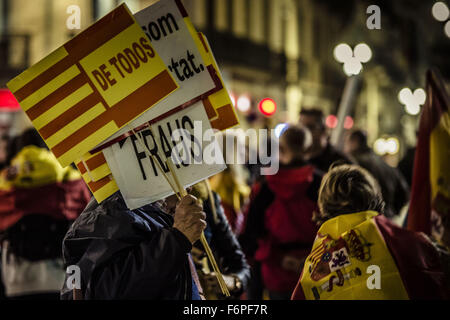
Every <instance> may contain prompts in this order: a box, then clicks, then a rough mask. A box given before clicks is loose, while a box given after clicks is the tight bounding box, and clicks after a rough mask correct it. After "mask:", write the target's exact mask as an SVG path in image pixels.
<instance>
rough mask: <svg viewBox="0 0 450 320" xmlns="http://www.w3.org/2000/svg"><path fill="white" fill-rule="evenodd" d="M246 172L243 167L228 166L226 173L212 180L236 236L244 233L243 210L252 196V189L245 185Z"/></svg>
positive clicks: (223, 172) (236, 165) (213, 177)
mask: <svg viewBox="0 0 450 320" xmlns="http://www.w3.org/2000/svg"><path fill="white" fill-rule="evenodd" d="M244 170H245V169H244V167H243V166H242V165H239V164H227V168H226V169H225V170H224V171H222V172H220V173H219V174H216V175H215V176H212V177H211V178H210V183H211V188H212V190H214V192H216V193H217V194H218V195H219V196H220V198H221V200H222V207H223V210H224V212H225V216H226V218H227V220H228V223H229V224H230V227H231V230H232V231H233V233H234V234H236V235H238V234H240V233H241V232H242V227H243V224H244V215H243V213H242V208H243V207H244V206H245V204H246V203H247V201H248V197H249V195H250V187H249V186H247V185H246V183H245V177H244V174H245V172H244Z"/></svg>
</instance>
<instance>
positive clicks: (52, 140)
mask: <svg viewBox="0 0 450 320" xmlns="http://www.w3.org/2000/svg"><path fill="white" fill-rule="evenodd" d="M89 88H90V87H89ZM105 111H106V109H105V107H104V106H103V103H101V102H100V103H98V104H96V105H95V106H94V107H92V108H91V109H89V110H88V111H86V112H84V113H83V114H81V115H80V116H79V117H77V118H75V119H74V120H72V121H71V122H70V123H69V124H67V125H66V126H64V127H63V128H61V129H60V130H59V131H58V132H56V133H55V134H54V135H52V136H51V137H49V138H47V140H46V143H47V145H48V147H49V148H53V147H54V146H56V145H57V144H58V143H60V142H62V141H63V140H64V139H65V138H67V137H68V136H70V135H71V134H72V133H74V132H76V131H77V130H79V129H81V128H82V127H83V126H84V125H86V124H87V123H88V122H89V121H91V120H92V119H93V118H96V117H97V116H99V115H101V114H102V113H103V112H105Z"/></svg>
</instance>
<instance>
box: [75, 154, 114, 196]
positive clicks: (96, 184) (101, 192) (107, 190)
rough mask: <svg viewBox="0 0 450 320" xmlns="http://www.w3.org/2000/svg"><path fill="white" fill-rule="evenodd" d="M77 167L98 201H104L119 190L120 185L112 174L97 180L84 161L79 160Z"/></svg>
mask: <svg viewBox="0 0 450 320" xmlns="http://www.w3.org/2000/svg"><path fill="white" fill-rule="evenodd" d="M77 168H78V170H79V171H80V173H81V176H82V177H83V180H84V182H86V184H87V186H88V188H89V190H91V192H92V194H93V195H94V197H95V200H97V202H98V203H100V202H102V201H103V200H105V199H106V198H108V197H109V196H110V195H112V194H113V193H115V192H117V191H119V187H118V186H117V184H116V181H115V180H114V178H113V177H112V176H111V175H108V176H105V177H103V178H101V179H99V180H97V181H93V180H92V177H91V176H90V174H89V172H88V170H87V169H86V167H85V165H84V164H83V162H81V161H80V162H78V163H77ZM108 170H109V167H108Z"/></svg>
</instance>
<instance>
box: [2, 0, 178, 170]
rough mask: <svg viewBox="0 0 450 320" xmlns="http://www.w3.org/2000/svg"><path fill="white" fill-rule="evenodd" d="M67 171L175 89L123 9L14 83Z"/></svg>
mask: <svg viewBox="0 0 450 320" xmlns="http://www.w3.org/2000/svg"><path fill="white" fill-rule="evenodd" d="M8 87H9V89H10V90H11V91H12V92H13V94H14V96H15V97H16V98H17V100H18V101H19V103H20V106H21V107H22V109H23V110H24V111H25V113H26V114H27V115H28V117H29V118H30V120H31V122H32V123H33V125H34V126H35V128H36V129H37V130H38V131H39V133H40V134H41V136H42V138H43V139H44V140H45V142H46V143H47V145H48V147H49V148H50V149H51V151H52V152H53V154H54V155H55V156H56V158H57V159H58V161H59V162H60V163H61V165H62V166H67V165H69V164H70V163H71V162H73V161H76V160H78V159H80V158H81V156H82V155H84V154H85V153H86V152H88V151H89V150H91V149H92V148H93V147H95V146H96V145H98V144H99V143H101V142H102V141H104V140H105V139H107V138H108V137H110V136H111V135H112V134H114V133H115V132H117V131H118V130H119V129H120V128H122V127H123V126H124V125H126V124H127V123H129V122H130V121H132V120H133V119H135V118H136V117H138V116H139V115H141V114H142V113H143V112H144V111H146V110H147V109H149V108H151V107H152V106H154V105H155V104H156V103H157V102H159V101H160V100H161V99H163V98H164V97H166V96H167V95H169V94H170V93H171V92H173V91H174V90H176V89H177V84H176V82H175V80H174V79H173V78H172V76H171V74H170V72H169V71H168V70H167V68H166V66H165V64H164V62H163V61H162V60H161V58H160V57H159V56H158V54H157V53H156V51H155V50H154V49H153V47H152V45H151V44H150V41H149V39H148V38H147V36H146V35H145V33H144V32H143V31H142V29H141V27H140V26H139V24H137V23H136V21H135V20H134V18H133V16H132V15H131V13H130V11H129V10H128V8H127V6H126V5H125V4H122V5H121V6H119V7H118V8H116V9H115V10H113V11H112V12H111V13H109V14H108V15H106V16H105V17H104V18H102V19H100V20H99V21H98V22H96V23H95V24H93V25H92V26H91V27H89V28H88V29H86V30H85V31H83V32H82V33H80V34H79V35H78V36H76V37H75V38H73V39H72V40H70V41H69V42H67V43H66V44H65V45H64V46H62V47H60V48H59V49H57V50H56V51H54V52H53V53H51V54H50V55H49V56H47V57H46V58H44V59H43V60H41V61H40V62H38V63H37V64H35V65H34V66H32V67H31V68H29V69H28V70H26V71H25V72H23V73H22V74H20V75H19V76H17V77H16V78H15V79H13V80H11V81H10V82H9V83H8Z"/></svg>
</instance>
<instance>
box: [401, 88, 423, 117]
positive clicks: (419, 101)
mask: <svg viewBox="0 0 450 320" xmlns="http://www.w3.org/2000/svg"><path fill="white" fill-rule="evenodd" d="M426 97H427V95H426V93H425V90H423V89H421V88H419V89H416V90H415V91H414V93H413V92H412V91H411V89H409V88H403V89H402V90H400V92H399V93H398V100H399V101H400V103H402V104H403V105H404V106H405V111H406V112H407V113H408V114H410V115H413V116H415V115H417V114H419V112H420V106H421V105H423V104H424V103H425V100H426Z"/></svg>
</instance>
